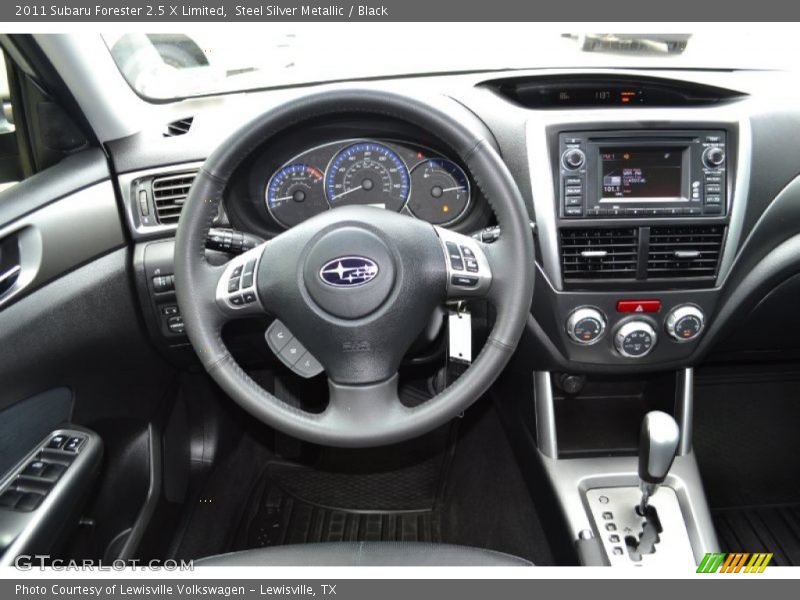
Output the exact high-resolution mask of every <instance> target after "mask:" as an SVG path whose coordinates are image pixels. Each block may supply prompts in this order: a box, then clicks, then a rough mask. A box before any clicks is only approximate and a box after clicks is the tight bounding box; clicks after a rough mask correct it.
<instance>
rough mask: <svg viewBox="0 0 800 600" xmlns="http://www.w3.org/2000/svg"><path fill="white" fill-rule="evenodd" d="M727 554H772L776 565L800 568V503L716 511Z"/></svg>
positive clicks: (716, 521) (718, 533)
mask: <svg viewBox="0 0 800 600" xmlns="http://www.w3.org/2000/svg"><path fill="white" fill-rule="evenodd" d="M713 516H714V524H715V525H716V528H717V536H718V537H719V543H720V549H721V550H722V551H723V552H750V553H753V552H772V553H773V554H774V556H773V558H772V563H771V564H773V565H775V566H797V565H800V504H795V505H790V506H774V507H759V508H751V509H728V510H718V511H714V514H713Z"/></svg>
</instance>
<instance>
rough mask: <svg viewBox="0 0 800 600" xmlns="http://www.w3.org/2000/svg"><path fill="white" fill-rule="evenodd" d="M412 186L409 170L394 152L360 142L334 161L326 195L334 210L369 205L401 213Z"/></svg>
mask: <svg viewBox="0 0 800 600" xmlns="http://www.w3.org/2000/svg"><path fill="white" fill-rule="evenodd" d="M410 185H411V184H410V178H409V175H408V169H407V168H406V165H405V163H404V162H403V161H402V159H401V158H400V157H399V156H397V154H396V153H395V152H394V151H393V150H391V149H390V148H388V147H386V146H384V145H383V144H376V143H374V142H359V143H357V144H353V145H352V146H349V147H347V148H345V149H344V150H342V151H341V152H339V154H337V155H336V156H335V157H334V158H333V160H332V161H331V164H330V166H329V167H328V173H327V177H326V180H325V192H326V194H327V196H328V202H330V205H331V207H332V208H336V207H337V206H341V205H344V204H369V205H373V206H379V207H381V208H386V209H388V210H394V211H400V210H402V209H403V206H405V203H406V200H407V199H408V192H409V188H410Z"/></svg>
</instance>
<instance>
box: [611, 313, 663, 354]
mask: <svg viewBox="0 0 800 600" xmlns="http://www.w3.org/2000/svg"><path fill="white" fill-rule="evenodd" d="M657 339H658V336H657V335H656V330H655V329H653V326H652V325H650V323H648V322H646V321H628V322H627V323H623V324H622V325H620V326H619V328H618V329H617V332H616V334H614V347H615V348H616V349H617V352H619V353H620V354H621V355H622V356H624V357H626V358H642V357H643V356H647V355H648V354H650V351H651V350H652V349H653V348H654V347H655V345H656V340H657Z"/></svg>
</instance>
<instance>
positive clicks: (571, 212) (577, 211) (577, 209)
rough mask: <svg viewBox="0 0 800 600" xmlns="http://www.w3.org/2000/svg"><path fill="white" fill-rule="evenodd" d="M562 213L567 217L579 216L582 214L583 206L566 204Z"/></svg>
mask: <svg viewBox="0 0 800 600" xmlns="http://www.w3.org/2000/svg"><path fill="white" fill-rule="evenodd" d="M564 215H565V216H567V217H581V216H583V206H567V207H566V208H565V209H564Z"/></svg>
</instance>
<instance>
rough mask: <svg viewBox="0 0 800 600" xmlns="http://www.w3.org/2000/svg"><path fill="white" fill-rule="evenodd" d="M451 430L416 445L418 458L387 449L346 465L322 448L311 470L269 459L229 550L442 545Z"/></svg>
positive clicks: (345, 459)
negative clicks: (317, 544) (324, 545)
mask: <svg viewBox="0 0 800 600" xmlns="http://www.w3.org/2000/svg"><path fill="white" fill-rule="evenodd" d="M455 427H456V425H455V424H454V425H451V426H449V427H445V428H442V429H441V430H439V431H437V432H433V433H432V434H429V435H428V436H427V438H426V442H427V443H426V444H424V445H423V449H424V448H425V447H427V449H428V450H426V451H424V452H421V453H420V456H419V457H418V458H415V456H414V455H413V454H409V453H408V452H398V450H399V449H400V448H399V447H394V448H388V449H374V450H372V451H371V452H370V453H365V452H364V451H361V453H360V459H361V460H351V459H350V457H349V456H348V455H350V454H352V453H353V451H352V450H346V449H333V448H326V449H324V450H323V451H322V452H321V454H320V456H319V457H318V458H317V459H316V460H315V461H314V463H313V465H304V464H297V463H294V462H290V461H285V460H282V459H279V460H274V461H271V462H270V463H269V464H267V466H266V468H265V469H264V473H263V475H262V477H261V480H260V482H259V484H258V485H257V487H256V489H255V490H254V493H253V494H252V496H251V499H250V502H249V503H248V507H247V508H246V510H245V512H244V515H243V518H242V521H241V523H240V525H239V528H238V531H237V533H236V536H235V538H234V543H233V547H232V548H231V549H232V550H241V549H246V548H262V547H266V546H278V545H283V544H300V543H314V542H356V541H419V542H440V541H442V526H441V522H442V517H441V507H442V494H443V482H444V481H446V478H447V470H448V468H449V465H450V463H451V461H452V457H453V453H454V447H455V439H456V434H455ZM405 448H406V449H407V450H408V451H409V452H411V451H412V449H411V448H410V447H407V446H406V447H405ZM430 449H432V450H433V452H432V453H431V452H430V451H429V450H430ZM413 451H414V452H418V450H417V449H416V448H415V449H413ZM392 455H394V456H392ZM387 461H390V462H388V463H387ZM391 461H393V462H394V464H391ZM387 464H388V466H389V468H388V469H387ZM373 465H380V469H376V468H373Z"/></svg>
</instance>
